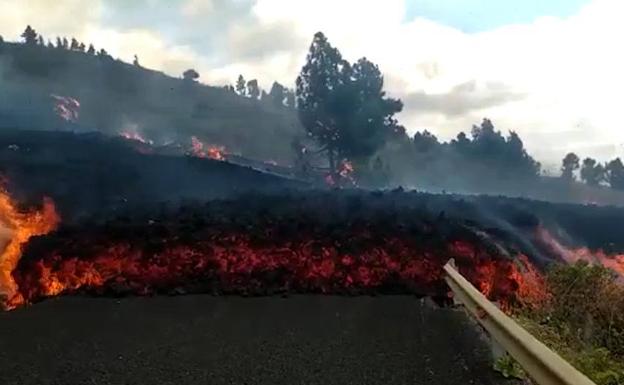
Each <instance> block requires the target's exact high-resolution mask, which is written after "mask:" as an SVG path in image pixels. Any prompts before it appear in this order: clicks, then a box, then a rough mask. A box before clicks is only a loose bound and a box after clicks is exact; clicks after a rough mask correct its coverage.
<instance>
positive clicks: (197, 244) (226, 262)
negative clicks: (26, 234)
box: [13, 226, 537, 303]
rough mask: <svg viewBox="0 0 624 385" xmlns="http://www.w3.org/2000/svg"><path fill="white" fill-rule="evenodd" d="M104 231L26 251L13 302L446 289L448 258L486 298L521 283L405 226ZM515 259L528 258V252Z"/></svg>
mask: <svg viewBox="0 0 624 385" xmlns="http://www.w3.org/2000/svg"><path fill="white" fill-rule="evenodd" d="M109 230H110V229H109ZM109 230H106V229H104V228H103V229H102V230H101V231H99V232H98V231H96V230H94V229H83V230H75V231H78V233H76V234H72V235H71V236H69V238H68V239H67V241H66V243H63V242H60V243H56V242H55V243H54V244H55V246H54V247H53V248H52V249H50V250H47V251H44V252H43V253H42V252H41V251H39V252H38V255H37V256H36V257H31V255H30V254H28V255H27V256H28V258H26V257H25V258H22V260H21V261H20V263H19V265H18V267H17V268H16V269H15V270H14V272H13V276H14V278H15V281H16V282H17V284H18V290H19V293H20V295H21V299H22V302H26V303H31V302H35V301H38V300H41V299H44V298H46V297H50V296H56V295H59V294H71V293H75V292H88V293H93V294H106V293H117V294H118V293H131V294H137V295H144V294H150V293H159V292H165V293H170V292H176V293H180V292H187V291H199V292H206V291H208V292H220V293H235V294H267V293H272V292H284V291H295V292H313V293H336V294H340V293H366V292H371V291H379V290H381V291H383V290H393V291H394V292H396V290H400V291H401V292H407V293H416V294H419V295H432V296H437V297H445V296H446V295H447V293H448V288H447V287H446V284H445V282H444V279H443V269H442V266H443V265H444V264H445V263H446V261H447V260H448V258H450V257H453V258H455V259H456V261H457V264H458V267H459V269H460V271H461V272H462V274H464V275H465V276H466V278H467V279H468V280H470V281H471V282H473V283H474V284H475V285H476V287H477V288H479V289H480V290H481V291H482V292H483V293H484V294H486V295H487V296H488V297H489V298H491V299H493V300H498V301H500V302H502V303H510V302H513V301H516V299H514V298H515V297H516V296H517V295H518V294H519V293H521V292H522V291H523V290H525V291H526V290H528V289H526V287H527V285H528V284H529V283H527V282H528V281H527V280H525V279H524V278H523V277H524V275H523V272H524V271H523V270H522V269H520V268H518V266H517V263H516V262H514V261H513V260H511V259H507V258H501V257H498V256H496V255H493V254H489V252H486V251H484V250H483V249H482V248H481V247H479V245H475V244H471V243H470V242H469V241H456V242H452V243H450V245H449V246H448V247H444V246H442V247H439V246H435V247H434V246H432V245H429V246H424V245H419V244H418V243H416V242H415V241H414V240H413V237H410V236H409V234H396V235H387V236H386V235H384V236H382V237H381V238H377V235H371V233H369V232H367V231H354V232H353V231H352V232H349V233H347V234H346V235H345V236H344V238H341V240H340V241H337V240H333V239H332V238H331V236H330V235H325V236H323V234H318V233H317V231H316V230H313V231H312V232H306V231H303V230H302V231H298V232H296V233H292V234H291V235H289V236H288V237H286V238H284V237H283V236H282V237H277V236H274V235H272V234H276V233H278V232H279V230H278V229H275V228H271V227H270V226H269V228H266V229H264V230H263V231H264V234H266V238H263V236H260V238H258V235H255V236H253V237H252V236H251V235H250V234H247V233H245V232H237V231H234V230H232V229H226V228H222V226H209V227H208V228H207V229H205V230H203V232H201V233H199V234H194V235H193V236H192V237H188V236H184V237H181V236H180V235H179V234H175V232H174V231H165V232H164V233H163V232H161V231H157V232H155V233H151V235H150V231H151V230H149V227H148V228H147V229H144V230H140V231H141V233H143V234H144V236H142V237H132V235H131V234H127V235H126V236H123V237H122V238H121V239H120V238H119V237H118V236H112V235H110V234H111V232H110V231H109ZM145 232H147V233H145ZM113 233H115V232H114V231H113ZM156 234H158V235H156ZM70 238H71V240H70ZM340 244H344V245H348V247H346V246H341V245H340ZM524 263H526V264H527V265H529V266H530V263H529V262H528V260H526V261H525V262H524ZM533 271H535V272H536V271H537V270H533Z"/></svg>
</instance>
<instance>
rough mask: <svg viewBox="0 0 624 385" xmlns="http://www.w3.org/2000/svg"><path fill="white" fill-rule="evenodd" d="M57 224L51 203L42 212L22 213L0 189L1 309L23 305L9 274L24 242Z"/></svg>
mask: <svg viewBox="0 0 624 385" xmlns="http://www.w3.org/2000/svg"><path fill="white" fill-rule="evenodd" d="M58 222H59V217H58V215H57V213H56V210H55V208H54V204H53V203H52V201H51V200H49V199H44V201H43V207H42V208H41V210H32V211H22V210H19V209H18V208H17V205H16V203H15V202H13V200H12V199H11V197H10V196H9V195H8V193H7V192H6V191H5V190H4V189H3V188H0V307H3V308H9V309H10V308H13V307H15V306H18V305H20V304H21V303H23V297H22V296H21V294H20V292H19V291H18V288H17V285H16V283H15V281H14V280H13V277H12V275H11V273H12V271H13V269H14V268H15V267H16V266H17V264H18V262H19V260H20V258H21V255H22V248H23V246H24V245H25V244H26V242H28V240H29V239H30V238H31V237H33V236H36V235H41V234H46V233H48V232H50V231H52V230H54V228H55V227H56V225H57V224H58Z"/></svg>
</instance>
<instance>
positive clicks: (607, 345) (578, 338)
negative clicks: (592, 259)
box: [516, 262, 624, 385]
mask: <svg viewBox="0 0 624 385" xmlns="http://www.w3.org/2000/svg"><path fill="white" fill-rule="evenodd" d="M546 285H547V287H548V290H549V291H550V294H551V297H550V298H549V300H548V302H546V303H544V304H541V305H540V307H539V308H523V309H517V310H518V311H517V312H516V320H517V321H518V323H519V324H520V325H522V326H523V327H524V328H525V329H526V330H527V331H528V332H529V333H531V334H533V335H534V336H535V337H536V338H537V339H539V340H540V341H542V342H543V343H544V344H546V345H547V346H549V347H550V348H551V349H553V350H554V351H556V352H557V353H559V354H560V355H561V356H562V357H563V358H564V359H566V360H567V361H568V362H570V363H571V364H572V365H573V366H575V367H576V368H577V369H578V370H580V371H581V372H582V373H584V374H585V375H587V376H588V377H589V378H590V379H591V380H593V381H594V382H595V383H596V384H598V385H623V384H624V285H622V283H621V282H618V281H617V276H616V274H615V273H614V272H613V271H611V270H609V269H607V268H605V267H603V266H600V265H590V264H588V263H586V262H577V263H575V264H572V265H557V266H555V267H553V268H552V269H551V270H550V271H548V272H547V274H546Z"/></svg>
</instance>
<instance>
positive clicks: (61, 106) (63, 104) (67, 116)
mask: <svg viewBox="0 0 624 385" xmlns="http://www.w3.org/2000/svg"><path fill="white" fill-rule="evenodd" d="M50 97H52V99H54V101H55V105H54V111H55V112H56V114H57V115H58V116H60V117H61V118H62V119H64V120H66V121H68V122H76V121H78V117H79V111H80V102H79V101H78V100H76V99H74V98H72V97H70V96H59V95H55V94H50Z"/></svg>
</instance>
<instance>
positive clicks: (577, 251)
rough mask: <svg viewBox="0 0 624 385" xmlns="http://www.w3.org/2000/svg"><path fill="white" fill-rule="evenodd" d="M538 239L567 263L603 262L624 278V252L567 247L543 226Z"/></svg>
mask: <svg viewBox="0 0 624 385" xmlns="http://www.w3.org/2000/svg"><path fill="white" fill-rule="evenodd" d="M537 239H538V240H539V241H540V242H542V243H543V244H545V245H546V246H547V247H548V248H549V249H550V250H551V251H552V253H553V254H555V255H557V256H559V257H560V258H561V259H563V260H564V261H565V262H567V263H575V262H577V261H586V262H589V263H592V264H601V265H603V266H604V267H607V268H609V269H611V270H613V271H615V272H616V273H618V274H619V275H620V276H621V277H623V278H624V254H608V253H606V252H604V251H603V250H600V249H599V250H590V249H589V248H587V247H577V248H571V247H566V246H564V245H562V244H561V242H559V241H558V240H557V239H556V238H555V237H554V236H552V234H550V232H549V231H548V230H546V229H545V228H543V227H539V228H538V229H537Z"/></svg>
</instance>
